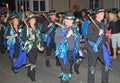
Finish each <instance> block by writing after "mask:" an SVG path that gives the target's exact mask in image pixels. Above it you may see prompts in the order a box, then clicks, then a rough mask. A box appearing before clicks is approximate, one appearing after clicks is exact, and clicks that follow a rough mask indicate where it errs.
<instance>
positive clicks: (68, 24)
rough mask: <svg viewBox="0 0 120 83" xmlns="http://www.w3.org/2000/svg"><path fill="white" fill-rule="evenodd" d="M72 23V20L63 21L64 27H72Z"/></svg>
mask: <svg viewBox="0 0 120 83" xmlns="http://www.w3.org/2000/svg"><path fill="white" fill-rule="evenodd" d="M73 22H74V20H68V19H64V23H65V25H67V26H72V25H73Z"/></svg>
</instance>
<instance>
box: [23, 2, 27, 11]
mask: <svg viewBox="0 0 120 83" xmlns="http://www.w3.org/2000/svg"><path fill="white" fill-rule="evenodd" d="M23 7H24V10H25V11H26V4H25V1H23Z"/></svg>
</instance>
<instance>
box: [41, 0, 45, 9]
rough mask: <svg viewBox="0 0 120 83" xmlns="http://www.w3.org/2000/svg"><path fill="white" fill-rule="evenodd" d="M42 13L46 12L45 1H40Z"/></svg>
mask: <svg viewBox="0 0 120 83" xmlns="http://www.w3.org/2000/svg"><path fill="white" fill-rule="evenodd" d="M40 11H45V1H40Z"/></svg>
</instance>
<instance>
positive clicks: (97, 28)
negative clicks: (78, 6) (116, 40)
mask: <svg viewBox="0 0 120 83" xmlns="http://www.w3.org/2000/svg"><path fill="white" fill-rule="evenodd" d="M88 17H89V18H90V20H91V21H92V22H93V24H94V25H95V26H96V28H97V29H98V30H100V27H99V26H98V25H97V24H96V22H95V21H94V20H93V18H92V17H91V16H90V15H89V14H88Z"/></svg>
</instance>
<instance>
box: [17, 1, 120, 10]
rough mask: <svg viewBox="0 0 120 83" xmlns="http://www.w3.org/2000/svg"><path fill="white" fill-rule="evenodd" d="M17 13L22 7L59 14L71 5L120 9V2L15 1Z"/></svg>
mask: <svg viewBox="0 0 120 83" xmlns="http://www.w3.org/2000/svg"><path fill="white" fill-rule="evenodd" d="M15 4H16V5H15V8H16V12H20V11H21V9H20V7H21V6H24V9H25V11H27V10H31V11H33V12H48V11H49V10H52V9H54V10H56V11H57V12H62V11H67V10H69V8H70V6H71V5H77V6H78V9H79V10H80V9H84V8H86V9H88V8H92V9H94V8H96V7H97V6H103V7H104V8H120V0H114V1H113V0H15Z"/></svg>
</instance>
